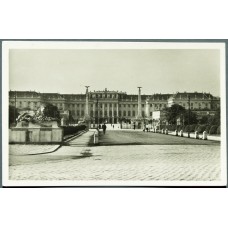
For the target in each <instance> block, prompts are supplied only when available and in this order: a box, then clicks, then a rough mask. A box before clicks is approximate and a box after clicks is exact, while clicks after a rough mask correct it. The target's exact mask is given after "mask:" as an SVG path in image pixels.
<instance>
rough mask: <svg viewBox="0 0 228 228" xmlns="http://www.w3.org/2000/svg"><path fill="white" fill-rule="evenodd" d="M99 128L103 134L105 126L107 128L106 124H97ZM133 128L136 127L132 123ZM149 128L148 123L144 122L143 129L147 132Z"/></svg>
mask: <svg viewBox="0 0 228 228" xmlns="http://www.w3.org/2000/svg"><path fill="white" fill-rule="evenodd" d="M101 128H102V130H103V133H104V135H105V132H106V128H107V126H106V124H105V123H103V124H102V126H101V125H100V124H99V129H101ZM113 128H114V125H113ZM133 128H134V130H135V128H136V125H135V124H134V125H133ZM149 130H150V127H149V124H145V125H144V129H143V131H145V132H149Z"/></svg>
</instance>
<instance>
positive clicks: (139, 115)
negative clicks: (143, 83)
mask: <svg viewBox="0 0 228 228" xmlns="http://www.w3.org/2000/svg"><path fill="white" fill-rule="evenodd" d="M138 88H139V94H138V115H137V118H141V117H142V105H141V88H142V87H138Z"/></svg>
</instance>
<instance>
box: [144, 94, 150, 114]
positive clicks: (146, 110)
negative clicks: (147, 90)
mask: <svg viewBox="0 0 228 228" xmlns="http://www.w3.org/2000/svg"><path fill="white" fill-rule="evenodd" d="M149 108H150V107H149V99H148V98H147V99H146V108H145V116H146V117H147V118H149V117H150V112H149Z"/></svg>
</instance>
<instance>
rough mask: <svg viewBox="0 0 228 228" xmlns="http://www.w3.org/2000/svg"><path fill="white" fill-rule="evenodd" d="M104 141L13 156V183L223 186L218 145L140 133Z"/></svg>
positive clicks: (88, 136)
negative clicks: (199, 183)
mask: <svg viewBox="0 0 228 228" xmlns="http://www.w3.org/2000/svg"><path fill="white" fill-rule="evenodd" d="M100 135H101V137H100V143H99V145H100V146H90V145H91V140H92V137H93V132H88V133H85V134H83V135H82V136H80V137H78V138H76V139H72V141H70V142H69V144H68V145H66V146H62V147H60V148H59V149H58V150H57V151H55V152H53V153H47V154H37V155H25V156H19V155H13V154H12V153H11V155H10V167H9V179H10V180H59V181H61V180H71V181H75V183H77V181H82V180H83V181H91V180H92V181H216V180H220V172H221V170H220V143H219V142H216V141H209V140H207V141H205V140H197V139H188V138H182V137H176V136H171V135H168V136H167V135H163V134H155V133H146V132H139V131H137V132H132V131H108V132H107V133H106V134H105V135H103V133H102V132H101V133H100ZM80 138H81V139H80ZM79 142H80V143H79ZM77 143H79V145H77ZM31 150H32V151H33V148H31Z"/></svg>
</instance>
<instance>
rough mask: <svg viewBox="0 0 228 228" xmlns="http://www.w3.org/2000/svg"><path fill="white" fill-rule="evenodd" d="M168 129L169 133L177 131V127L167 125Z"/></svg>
mask: <svg viewBox="0 0 228 228" xmlns="http://www.w3.org/2000/svg"><path fill="white" fill-rule="evenodd" d="M166 128H167V129H168V130H169V131H175V130H176V125H167V126H166Z"/></svg>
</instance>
